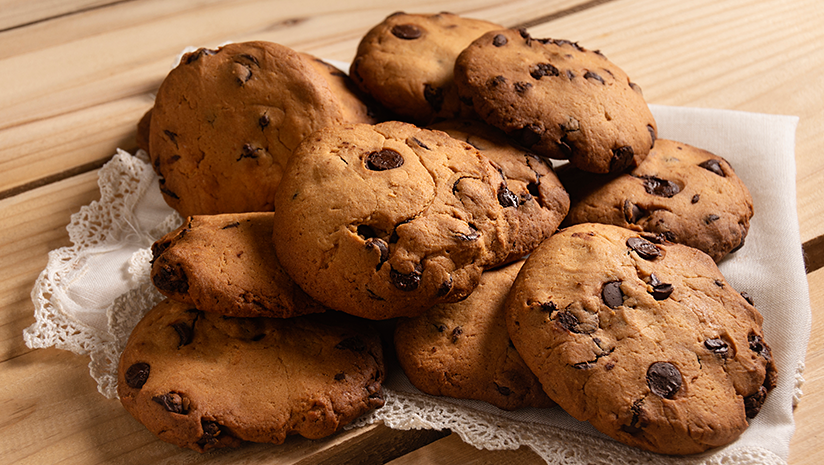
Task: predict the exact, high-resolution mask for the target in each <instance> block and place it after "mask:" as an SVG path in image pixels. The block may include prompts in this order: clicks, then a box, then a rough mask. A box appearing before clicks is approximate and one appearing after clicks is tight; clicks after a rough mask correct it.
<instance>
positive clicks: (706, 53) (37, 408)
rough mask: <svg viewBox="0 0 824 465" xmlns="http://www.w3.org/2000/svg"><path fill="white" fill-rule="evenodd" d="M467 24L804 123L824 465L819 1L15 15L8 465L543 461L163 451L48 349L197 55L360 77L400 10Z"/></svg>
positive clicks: (198, 8) (813, 428) (812, 377)
mask: <svg viewBox="0 0 824 465" xmlns="http://www.w3.org/2000/svg"><path fill="white" fill-rule="evenodd" d="M399 10H403V11H407V12H427V13H429V12H439V11H451V12H454V13H459V14H463V15H466V16H471V17H477V18H483V19H488V20H492V21H496V22H498V23H501V24H503V25H506V26H524V27H528V28H529V29H530V31H531V32H532V33H533V35H534V36H536V37H555V38H567V39H572V40H576V41H579V42H580V43H581V44H582V45H584V46H585V47H587V48H591V49H600V50H602V51H603V52H604V53H605V54H606V55H607V56H608V57H609V58H610V59H611V60H612V61H613V62H615V63H617V64H618V65H619V66H620V67H622V68H623V69H624V70H625V71H626V72H627V73H628V74H629V75H630V76H632V78H633V80H634V81H635V82H638V83H639V84H641V86H642V87H643V89H644V94H645V96H646V98H647V100H648V101H649V102H650V103H658V104H667V105H679V106H693V107H706V108H721V109H737V110H744V111H751V112H760V113H773V114H785V115H796V116H799V117H800V123H799V125H798V131H797V146H796V164H797V200H798V218H799V223H800V229H801V238H802V243H803V248H804V251H805V256H806V261H807V271H808V274H807V279H808V283H809V289H810V295H811V301H812V309H813V329H812V335H811V339H810V345H809V349H808V352H807V358H806V366H807V369H806V372H805V378H806V384H805V385H804V392H805V395H804V397H803V398H802V401H801V403H800V405H799V406H798V408H797V409H796V412H795V419H796V422H797V430H796V433H795V436H794V437H793V441H792V446H791V451H790V463H792V464H802V463H803V464H818V463H824V338H822V336H824V270H822V269H821V268H822V265H824V182H822V181H824V156H822V154H821V147H822V146H824V45H823V44H824V3H822V2H821V1H820V0H794V1H792V2H789V1H785V0H668V1H660V0H591V1H585V0H543V1H537V0H534V1H530V0H521V1H507V2H502V1H500V0H462V1H457V0H440V1H437V2H436V1H425V2H418V3H416V4H411V3H408V2H400V1H397V0H383V1H381V2H367V1H356V0H348V1H341V0H303V1H301V2H285V1H281V2H277V1H262V0H261V1H255V0H238V1H218V0H184V1H176V2H170V1H165V0H140V1H138V0H50V1H39V2H38V1H29V0H3V1H0V232H1V233H0V263H2V265H3V266H2V269H0V308H2V311H0V438H2V439H0V461H2V462H4V463H37V464H40V463H55V462H61V463H63V462H70V463H84V464H85V463H98V462H117V463H158V462H162V461H168V462H175V463H178V462H191V463H198V462H204V461H210V462H220V463H223V462H225V463H234V462H237V461H239V460H247V461H248V462H267V463H342V462H344V461H347V460H350V461H355V462H357V461H363V462H386V461H390V460H393V462H392V463H395V464H403V463H421V462H438V463H537V462H538V461H539V459H538V457H537V455H535V454H534V453H532V452H531V451H530V450H527V449H525V448H521V449H520V450H517V451H506V452H489V451H479V450H476V449H475V448H474V447H472V446H468V445H466V444H463V443H462V442H461V440H460V439H459V438H458V437H457V436H456V435H454V434H452V435H449V434H448V433H445V432H444V433H441V432H435V431H408V432H402V431H394V430H391V429H390V428H388V427H386V426H383V425H373V426H370V427H365V428H361V429H356V430H353V431H348V432H343V433H341V434H338V435H336V436H333V437H331V438H327V439H324V440H316V441H309V440H303V439H300V438H292V439H290V440H289V441H287V443H286V444H284V445H282V446H271V445H249V446H248V447H243V448H241V449H239V450H236V451H233V452H232V453H229V454H221V455H219V456H216V457H206V456H199V455H197V454H196V453H192V452H191V451H183V450H180V449H178V448H176V447H174V446H171V445H169V444H166V443H163V442H161V441H159V440H157V439H156V438H155V437H154V436H153V435H151V434H150V433H148V432H147V431H146V430H145V428H143V427H142V426H141V425H140V424H139V423H137V422H136V421H135V420H133V419H132V417H131V416H129V415H128V414H127V413H126V412H125V411H124V410H123V409H122V407H121V406H120V404H119V402H118V401H116V400H107V399H105V398H104V397H103V396H101V395H100V394H98V392H97V390H96V386H95V383H94V381H93V380H92V378H91V377H90V376H89V372H88V367H87V365H88V362H89V359H88V357H87V356H81V355H75V354H72V353H70V352H66V351H62V350H58V349H53V348H51V349H38V350H30V349H28V348H27V347H26V345H25V344H24V342H23V338H22V332H23V330H24V329H25V328H26V327H28V326H29V325H31V324H32V323H33V322H34V318H33V304H32V302H31V299H30V292H31V289H32V286H33V283H34V281H35V279H36V278H37V275H38V274H39V273H40V271H41V270H42V269H43V268H44V267H45V265H46V259H47V253H48V252H49V251H50V250H52V249H55V248H58V247H62V246H65V245H68V244H69V240H68V236H67V234H66V230H65V226H66V224H67V223H68V221H69V216H70V215H71V214H72V213H75V212H77V211H78V210H79V208H80V207H81V206H83V205H86V204H88V203H90V202H91V201H93V200H95V199H96V198H98V196H99V192H98V188H97V184H96V180H97V170H98V169H99V168H100V167H101V166H102V164H103V163H105V162H106V161H107V160H109V159H110V157H111V156H112V154H113V153H114V152H115V149H116V148H117V147H120V148H123V149H126V150H133V149H134V148H135V126H136V123H137V121H138V119H139V118H140V116H141V115H142V114H143V113H144V112H145V111H146V110H147V109H148V108H150V106H151V105H152V92H154V91H155V90H156V89H157V87H158V85H159V84H160V82H161V80H162V79H163V77H164V76H165V74H166V73H167V72H168V70H169V67H170V66H171V63H172V60H173V58H174V57H175V56H176V55H177V54H178V53H179V52H180V51H181V50H182V49H183V48H184V47H185V46H189V45H194V46H209V47H214V46H216V45H218V44H220V43H223V42H226V41H243V40H251V39H261V40H269V41H273V42H279V43H282V44H284V45H288V46H290V47H292V48H294V49H297V50H300V51H305V52H309V53H312V54H315V55H317V56H320V57H324V58H329V59H334V60H341V61H350V60H351V59H352V57H353V55H354V51H355V48H356V46H357V43H358V41H359V40H360V38H361V36H362V35H363V34H364V33H365V32H366V31H367V30H368V29H369V28H370V27H371V26H373V25H374V24H377V23H378V22H380V21H381V20H382V19H383V18H384V17H386V16H387V15H388V14H390V13H392V12H395V11H399Z"/></svg>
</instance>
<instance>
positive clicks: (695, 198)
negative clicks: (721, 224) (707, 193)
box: [691, 194, 701, 204]
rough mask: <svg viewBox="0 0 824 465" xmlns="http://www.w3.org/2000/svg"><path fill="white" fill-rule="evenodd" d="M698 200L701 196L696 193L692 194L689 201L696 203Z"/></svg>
mask: <svg viewBox="0 0 824 465" xmlns="http://www.w3.org/2000/svg"><path fill="white" fill-rule="evenodd" d="M699 200H701V196H700V195H698V194H695V195H693V196H692V200H691V202H692V203H694V204H695V203H698V201H699Z"/></svg>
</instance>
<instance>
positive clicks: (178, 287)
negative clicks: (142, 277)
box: [152, 263, 189, 294]
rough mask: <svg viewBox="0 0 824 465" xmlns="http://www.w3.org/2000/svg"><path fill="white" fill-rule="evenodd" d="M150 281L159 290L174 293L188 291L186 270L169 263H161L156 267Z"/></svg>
mask: <svg viewBox="0 0 824 465" xmlns="http://www.w3.org/2000/svg"><path fill="white" fill-rule="evenodd" d="M152 283H154V285H155V286H156V287H157V288H158V289H160V290H161V291H166V292H171V293H175V294H185V293H186V292H189V278H188V277H187V276H186V272H185V271H184V270H183V268H181V267H179V266H174V265H171V264H169V263H163V264H161V265H160V266H159V267H158V268H157V271H156V272H155V273H153V274H152Z"/></svg>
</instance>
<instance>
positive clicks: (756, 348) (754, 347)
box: [747, 333, 772, 360]
mask: <svg viewBox="0 0 824 465" xmlns="http://www.w3.org/2000/svg"><path fill="white" fill-rule="evenodd" d="M747 341H748V342H749V343H750V350H751V351H753V352H755V353H756V354H758V355H760V356H761V357H763V358H764V359H766V360H770V359H772V351H771V350H770V346H768V345H767V344H766V343H765V342H764V339H762V338H761V336H759V335H757V334H755V333H750V334H748V335H747Z"/></svg>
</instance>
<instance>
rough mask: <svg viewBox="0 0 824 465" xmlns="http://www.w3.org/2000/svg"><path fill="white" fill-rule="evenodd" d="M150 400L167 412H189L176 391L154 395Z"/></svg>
mask: <svg viewBox="0 0 824 465" xmlns="http://www.w3.org/2000/svg"><path fill="white" fill-rule="evenodd" d="M152 400H153V401H155V402H157V403H158V404H160V405H161V406H162V407H163V408H164V409H166V411H167V412H170V413H179V414H181V415H186V414H187V413H189V409H188V407H187V405H186V403H185V402H184V399H183V397H181V396H180V394H178V393H176V392H170V393H168V394H161V395H159V396H154V397H152Z"/></svg>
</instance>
